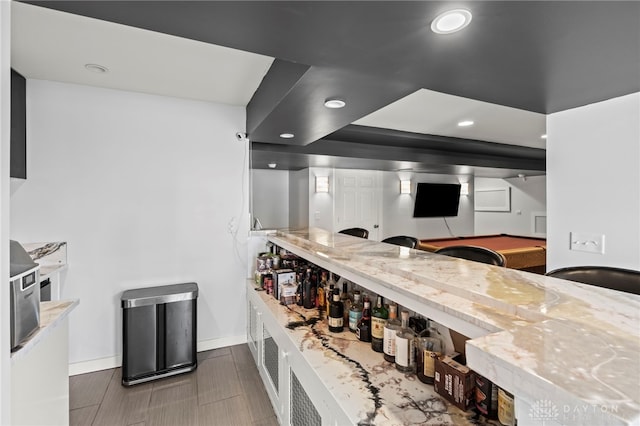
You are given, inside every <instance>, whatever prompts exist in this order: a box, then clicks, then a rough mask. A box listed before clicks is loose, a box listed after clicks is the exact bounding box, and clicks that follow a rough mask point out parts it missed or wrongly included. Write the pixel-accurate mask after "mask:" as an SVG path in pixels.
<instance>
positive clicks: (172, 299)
mask: <svg viewBox="0 0 640 426" xmlns="http://www.w3.org/2000/svg"><path fill="white" fill-rule="evenodd" d="M197 298H198V284H196V283H185V284H172V285H166V286H159V287H148V288H139V289H133V290H127V291H125V292H123V293H122V298H121V300H122V329H123V330H122V336H123V342H122V384H123V385H124V386H131V385H135V384H138V383H143V382H148V381H150V380H156V379H160V378H162V377H168V376H173V375H176V374H181V373H186V372H189V371H193V370H195V369H196V367H197V358H196V330H197V327H196V326H197V324H196V314H197Z"/></svg>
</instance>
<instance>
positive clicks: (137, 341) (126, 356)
mask: <svg viewBox="0 0 640 426" xmlns="http://www.w3.org/2000/svg"><path fill="white" fill-rule="evenodd" d="M156 318H157V313H156V306H142V307H138V308H131V309H125V310H124V312H123V325H124V327H123V329H124V331H123V334H124V336H123V352H124V353H123V360H122V361H123V362H122V377H123V380H125V379H130V378H135V377H138V376H143V375H146V374H152V373H154V372H155V371H156V370H157V357H158V352H157V351H158V348H157V323H156Z"/></svg>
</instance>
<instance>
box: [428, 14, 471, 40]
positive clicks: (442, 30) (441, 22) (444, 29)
mask: <svg viewBox="0 0 640 426" xmlns="http://www.w3.org/2000/svg"><path fill="white" fill-rule="evenodd" d="M470 22H471V12H469V11H468V10H466V9H454V10H449V11H446V12H444V13H441V14H440V15H438V16H437V17H436V19H434V20H433V22H431V31H433V32H434V33H436V34H451V33H455V32H456V31H460V30H461V29H463V28H464V27H466V26H467V25H469V23H470Z"/></svg>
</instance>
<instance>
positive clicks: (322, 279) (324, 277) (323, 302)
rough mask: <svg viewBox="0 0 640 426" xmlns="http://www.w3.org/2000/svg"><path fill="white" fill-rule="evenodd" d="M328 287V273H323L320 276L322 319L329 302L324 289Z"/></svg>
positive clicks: (319, 305)
mask: <svg viewBox="0 0 640 426" xmlns="http://www.w3.org/2000/svg"><path fill="white" fill-rule="evenodd" d="M326 285H327V271H322V273H321V274H320V282H319V283H318V290H317V296H318V311H319V314H320V318H322V315H323V313H324V312H325V310H326V308H327V301H326V300H325V298H324V297H325V295H324V287H325V286H326Z"/></svg>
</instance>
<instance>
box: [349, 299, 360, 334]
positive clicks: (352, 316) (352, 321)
mask: <svg viewBox="0 0 640 426" xmlns="http://www.w3.org/2000/svg"><path fill="white" fill-rule="evenodd" d="M360 318H362V304H361V303H360V291H358V290H356V291H354V292H353V303H352V304H351V309H349V330H350V331H352V332H354V333H355V332H356V330H357V329H358V322H359V321H360Z"/></svg>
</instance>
